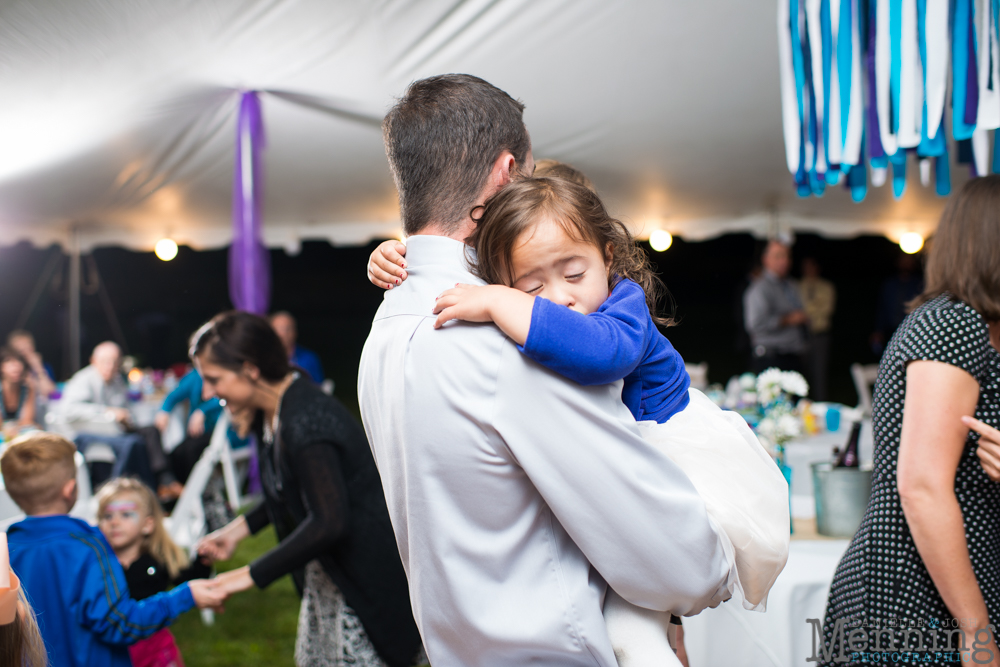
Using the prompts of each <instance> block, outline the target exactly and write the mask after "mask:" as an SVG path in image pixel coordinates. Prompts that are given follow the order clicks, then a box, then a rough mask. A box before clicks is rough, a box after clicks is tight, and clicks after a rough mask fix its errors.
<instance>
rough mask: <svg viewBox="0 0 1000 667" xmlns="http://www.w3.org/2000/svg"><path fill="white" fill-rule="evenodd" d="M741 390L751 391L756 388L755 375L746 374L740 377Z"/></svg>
mask: <svg viewBox="0 0 1000 667" xmlns="http://www.w3.org/2000/svg"><path fill="white" fill-rule="evenodd" d="M739 382H740V389H743V390H744V391H747V390H751V389H753V388H754V375H753V373H744V374H743V375H741V376H740V380H739Z"/></svg>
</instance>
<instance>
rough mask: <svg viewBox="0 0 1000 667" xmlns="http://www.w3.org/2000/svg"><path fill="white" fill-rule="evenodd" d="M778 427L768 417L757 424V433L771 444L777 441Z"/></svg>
mask: <svg viewBox="0 0 1000 667" xmlns="http://www.w3.org/2000/svg"><path fill="white" fill-rule="evenodd" d="M777 429H778V425H777V424H776V423H775V421H774V420H773V419H771V418H770V417H764V418H763V419H761V420H760V421H759V422H757V432H758V433H760V434H761V435H762V436H764V437H765V438H767V439H768V440H770V441H771V442H777V441H778V433H777Z"/></svg>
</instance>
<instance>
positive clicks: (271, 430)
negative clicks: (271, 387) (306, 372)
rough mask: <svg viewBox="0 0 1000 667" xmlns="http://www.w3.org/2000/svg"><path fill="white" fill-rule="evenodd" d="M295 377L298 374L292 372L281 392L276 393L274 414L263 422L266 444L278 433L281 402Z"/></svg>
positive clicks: (272, 442)
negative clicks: (276, 401)
mask: <svg viewBox="0 0 1000 667" xmlns="http://www.w3.org/2000/svg"><path fill="white" fill-rule="evenodd" d="M297 379H299V374H298V373H292V377H291V380H289V381H288V383H287V384H286V385H285V387H284V389H282V390H281V393H280V394H278V403H277V405H275V406H274V414H273V415H271V420H270V421H269V422H268V421H265V422H264V442H265V443H266V444H268V445H273V444H274V440H275V437H276V436H277V434H278V428H279V427H280V425H281V402H282V401H283V400H285V392H287V391H288V388H289V387H290V386H292V382H295V381H296V380H297Z"/></svg>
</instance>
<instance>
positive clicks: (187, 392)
mask: <svg viewBox="0 0 1000 667" xmlns="http://www.w3.org/2000/svg"><path fill="white" fill-rule="evenodd" d="M201 385H202V380H201V376H200V375H199V374H198V371H191V372H190V373H188V374H187V375H185V376H184V377H182V378H181V380H180V382H178V383H177V387H175V388H174V390H173V391H172V392H170V393H169V394H167V397H166V398H164V399H163V405H162V406H160V409H161V410H163V411H164V412H170V411H171V410H173V409H174V408H175V407H176V406H177V404H178V403H180V402H181V401H187V402H188V410H189V411H190V412H194V411H195V410H201V411H202V412H203V413H204V414H205V432H206V433H211V432H212V429H214V428H215V422H217V421H219V415H220V414H222V406H221V405H220V404H219V399H218V398H214V397H213V398H211V399H209V400H207V401H206V400H204V399H202V397H201V389H202V387H201Z"/></svg>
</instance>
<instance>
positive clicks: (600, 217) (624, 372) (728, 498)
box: [370, 178, 789, 665]
mask: <svg viewBox="0 0 1000 667" xmlns="http://www.w3.org/2000/svg"><path fill="white" fill-rule="evenodd" d="M477 208H481V209H482V216H481V217H478V216H477V215H476V214H477V213H479V211H478V210H476V211H473V217H474V218H476V217H478V223H477V226H476V231H475V232H474V233H473V234H472V236H471V237H470V238H469V239H468V240H467V243H468V244H469V245H470V246H472V249H473V250H474V251H475V253H474V256H473V254H472V253H470V262H469V263H470V265H471V268H472V271H473V273H475V274H476V275H477V276H479V277H480V278H482V279H483V280H484V281H485V282H487V283H489V284H488V285H456V286H455V287H454V288H453V289H450V290H447V291H445V292H444V293H442V294H441V295H440V296H439V297H438V300H437V303H436V305H435V308H434V314H436V315H437V319H436V321H435V327H442V326H445V325H446V324H447V323H448V322H449V321H451V320H456V319H457V320H465V321H470V322H494V323H495V324H496V325H497V326H498V327H499V328H500V329H501V330H503V332H504V333H505V334H507V336H508V337H509V338H511V339H512V340H513V341H514V342H515V343H516V344H517V345H518V349H519V350H520V351H521V352H522V353H523V354H525V355H527V356H528V357H530V358H531V359H533V360H534V361H536V362H538V363H539V364H542V365H543V366H546V367H547V368H549V369H551V370H553V371H555V372H557V373H559V374H560V375H563V376H564V377H567V378H569V379H571V380H574V381H576V382H579V383H580V384H583V385H598V384H607V383H611V382H615V381H617V380H622V379H624V383H623V388H622V401H623V402H624V403H625V405H626V407H628V408H629V410H630V411H631V412H632V414H633V416H634V417H635V418H636V420H637V422H638V426H639V429H640V432H641V433H642V435H643V438H644V439H645V440H646V441H647V442H649V443H650V444H651V445H653V446H655V447H656V448H658V449H660V450H661V451H663V452H664V453H665V454H666V455H667V456H668V457H670V458H671V459H672V460H673V461H674V462H675V463H676V464H677V465H678V466H679V467H680V468H681V469H682V470H684V472H685V473H686V474H687V476H688V477H689V478H690V479H691V481H692V483H693V484H694V486H695V488H696V489H697V490H698V492H699V494H700V495H701V496H702V498H703V499H704V500H705V505H706V509H707V510H708V514H709V517H710V518H711V519H712V520H713V521H714V522H716V524H717V525H718V527H719V528H720V531H719V532H720V535H721V536H723V538H724V539H723V543H724V544H726V543H727V541H731V543H732V547H733V553H732V561H734V562H735V564H736V570H737V573H738V574H737V577H736V580H735V581H733V582H732V590H734V591H738V592H739V594H740V596H741V597H742V599H743V604H744V606H745V607H747V608H748V609H757V610H763V609H764V606H765V604H766V599H767V592H768V591H769V590H770V588H771V586H772V585H773V583H774V581H775V579H776V578H777V576H778V574H779V573H780V572H781V569H782V568H783V567H784V564H785V560H786V558H787V555H788V540H789V514H788V486H787V483H786V482H785V480H784V478H783V476H782V475H781V472H780V471H779V470H778V468H777V466H776V465H775V464H774V463H773V461H771V459H770V457H769V456H768V455H767V453H766V452H765V451H764V449H763V447H761V445H760V443H759V442H758V441H757V439H756V437H755V436H754V435H753V432H752V431H750V429H749V427H748V426H747V424H746V423H745V422H744V421H743V419H742V418H741V417H740V416H739V415H737V414H736V413H732V412H725V411H722V410H720V409H719V408H718V407H717V406H716V405H715V404H713V403H712V402H711V401H710V400H709V399H708V398H707V397H705V395H704V394H702V393H701V392H699V391H697V390H695V389H691V388H690V379H689V378H688V375H687V372H686V370H685V369H684V361H683V359H682V358H681V356H680V354H678V352H677V351H676V350H675V349H674V348H673V346H672V345H671V344H670V342H669V341H668V340H667V339H666V338H665V337H664V336H663V335H662V334H661V333H660V332H659V330H658V329H657V326H656V324H660V325H662V326H670V325H671V324H672V321H671V320H670V319H668V318H660V317H656V316H655V313H656V304H657V301H658V298H659V296H660V294H661V293H662V289H663V287H662V283H661V282H660V280H659V278H658V277H657V276H656V275H655V274H654V273H653V271H652V269H651V267H650V266H649V263H648V259H647V258H646V255H645V253H644V252H643V251H642V249H641V248H639V247H638V246H637V245H636V244H635V242H634V240H633V239H632V237H631V235H630V234H629V232H628V230H627V228H626V227H625V226H624V225H623V224H622V223H621V222H620V221H618V220H615V219H614V218H611V217H610V216H609V215H608V213H607V210H606V209H605V207H604V205H603V203H602V202H601V200H600V198H599V197H598V196H597V195H596V193H594V192H593V191H591V190H590V189H588V188H587V187H584V186H583V185H580V184H579V183H575V182H570V181H568V180H564V179H561V178H534V179H526V180H523V181H518V182H514V183H512V184H510V185H509V186H507V187H506V188H504V189H503V190H502V191H500V192H499V193H498V194H497V195H495V196H494V197H493V198H492V199H490V200H489V201H488V202H487V203H486V205H485V206H484V207H477ZM388 249H389V250H395V248H394V247H390V248H388ZM379 254H381V255H382V257H387V256H388V253H386V252H385V251H384V250H382V249H377V250H376V252H375V253H373V262H372V264H375V265H377V264H378V261H377V260H378V258H377V255H379ZM395 264H397V265H399V266H401V264H400V262H395ZM390 271H395V275H393V273H391V272H390V273H389V274H388V275H390V276H392V277H393V279H395V277H396V276H398V277H400V278H401V279H405V273H403V272H400V271H399V269H398V268H396V267H391V268H390ZM370 272H371V269H370ZM376 284H378V283H376ZM725 538H728V540H727V539H725ZM650 614H652V612H648V610H639V609H638V608H633V607H631V605H629V604H628V603H627V602H625V601H624V600H622V599H621V598H619V597H618V596H617V595H614V594H613V592H612V591H610V590H609V592H608V597H607V602H606V603H605V617H606V619H607V622H608V630H609V633H610V634H611V635H612V640H613V641H616V637H615V634H616V633H618V632H619V630H617V629H616V627H618V628H620V629H621V632H620V635H619V636H621V637H623V639H622V640H621V645H620V646H619V648H620V649H621V651H623V652H624V653H631V655H630V656H627V657H626V656H625V655H624V654H620V655H619V664H622V665H624V664H652V663H644V662H642V660H640V659H639V654H640V653H642V654H644V655H645V656H648V659H653V658H654V657H656V656H660V657H661V658H662V651H661V652H660V653H659V654H657V651H659V650H660V649H661V648H662V646H660V647H652V646H650V645H649V639H650V636H649V635H648V634H647V636H646V639H645V640H642V641H639V642H638V644H637V642H636V641H633V639H628V638H627V637H631V638H635V637H636V636H637V632H636V630H635V629H636V628H637V627H638V626H639V625H641V624H642V623H647V625H648V624H649V623H650V622H651V623H653V624H654V625H655V622H656V618H655V617H651V616H650ZM654 634H655V633H654ZM625 644H629V645H628V646H626V645H625ZM617 651H618V649H616V653H617ZM658 659H659V658H658Z"/></svg>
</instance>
